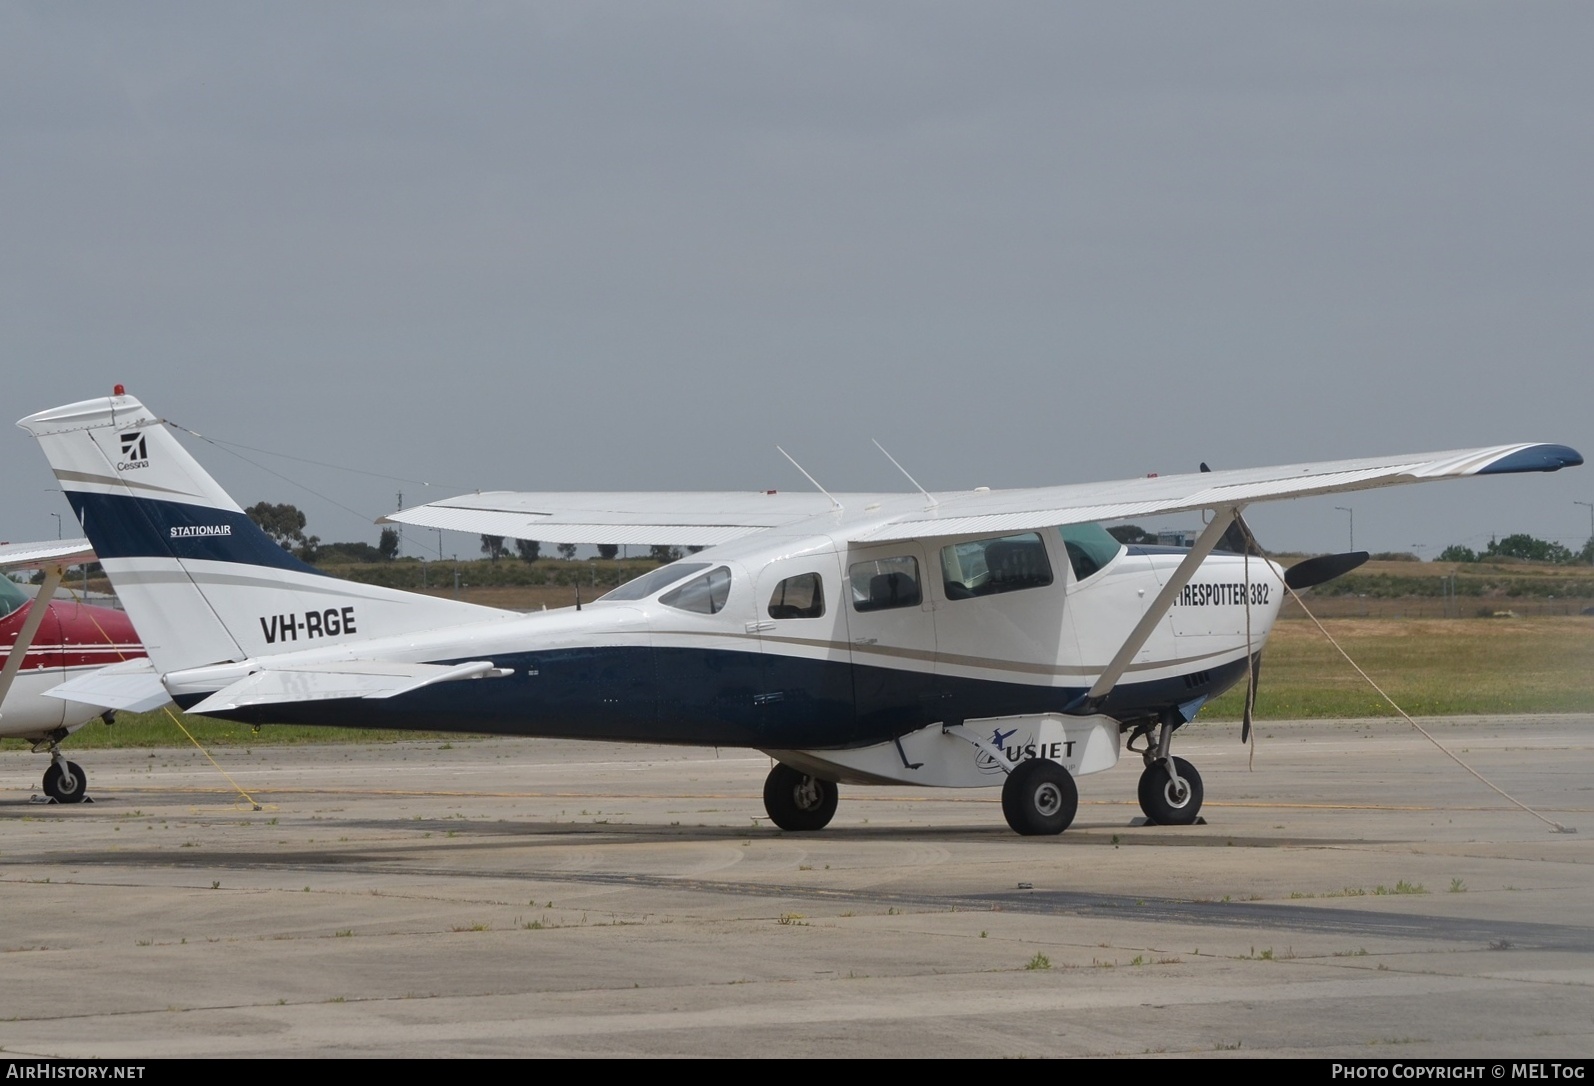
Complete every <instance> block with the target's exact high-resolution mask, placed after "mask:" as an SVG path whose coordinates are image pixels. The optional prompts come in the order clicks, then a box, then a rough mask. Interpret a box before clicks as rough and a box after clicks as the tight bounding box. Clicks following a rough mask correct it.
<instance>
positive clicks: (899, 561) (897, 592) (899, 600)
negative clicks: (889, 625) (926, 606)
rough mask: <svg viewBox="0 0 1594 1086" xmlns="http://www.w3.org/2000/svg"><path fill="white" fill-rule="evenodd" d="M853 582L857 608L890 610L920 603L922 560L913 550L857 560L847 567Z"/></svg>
mask: <svg viewBox="0 0 1594 1086" xmlns="http://www.w3.org/2000/svg"><path fill="white" fill-rule="evenodd" d="M847 575H848V580H850V581H851V583H852V608H853V610H855V611H889V610H891V609H892V608H894V607H917V606H919V603H920V602H921V601H922V600H923V599H924V593H923V592H921V591H920V590H919V560H918V559H917V558H915V557H913V555H911V554H904V555H900V556H898V557H895V558H874V559H870V560H869V561H867V562H856V563H854V564H853V565H852V566H851V567H849V569H848V570H847Z"/></svg>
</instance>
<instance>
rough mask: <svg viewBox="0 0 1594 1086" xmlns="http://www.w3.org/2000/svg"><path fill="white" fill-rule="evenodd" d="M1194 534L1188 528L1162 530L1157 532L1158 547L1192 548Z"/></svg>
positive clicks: (1194, 538)
mask: <svg viewBox="0 0 1594 1086" xmlns="http://www.w3.org/2000/svg"><path fill="white" fill-rule="evenodd" d="M1195 540H1196V534H1195V532H1193V531H1191V530H1190V529H1188V528H1163V529H1161V530H1159V531H1158V532H1157V546H1159V547H1193V546H1195Z"/></svg>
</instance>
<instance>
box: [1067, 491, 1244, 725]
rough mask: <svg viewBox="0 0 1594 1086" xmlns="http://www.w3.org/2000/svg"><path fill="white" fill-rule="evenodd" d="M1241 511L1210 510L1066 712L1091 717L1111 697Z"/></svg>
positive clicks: (1227, 508)
mask: <svg viewBox="0 0 1594 1086" xmlns="http://www.w3.org/2000/svg"><path fill="white" fill-rule="evenodd" d="M1243 508H1244V506H1240V505H1231V506H1225V507H1222V508H1219V509H1215V510H1213V516H1212V523H1210V524H1208V525H1207V526H1206V528H1205V529H1204V530H1203V531H1202V532H1201V535H1200V537H1199V538H1197V539H1196V541H1195V546H1193V547H1191V548H1190V553H1189V554H1187V555H1185V557H1184V561H1182V562H1180V563H1179V566H1178V568H1177V569H1175V570H1174V571H1173V576H1171V577H1169V578H1168V583H1167V584H1165V585H1163V586H1162V591H1161V592H1158V593H1157V595H1156V598H1155V599H1153V600H1152V601H1151V605H1150V606H1149V607H1147V608H1146V613H1145V614H1143V615H1141V616H1140V621H1139V622H1138V623H1136V624H1135V628H1134V629H1133V630H1131V631H1130V633H1129V636H1128V637H1127V638H1125V640H1124V643H1123V644H1122V645H1121V646H1119V649H1118V653H1117V655H1115V656H1114V657H1113V658H1112V662H1111V663H1109V664H1108V665H1107V669H1106V670H1105V671H1103V672H1102V673H1101V677H1100V678H1099V679H1097V680H1096V683H1095V685H1094V686H1092V687H1091V688H1090V690H1089V691H1088V692H1087V693H1086V694H1085V695H1084V697H1082V698H1080V699H1079V703H1078V705H1077V706H1069V711H1070V712H1086V713H1093V712H1095V711H1096V710H1097V708H1099V707H1100V705H1101V703H1102V702H1103V701H1105V700H1106V698H1107V695H1108V694H1110V693H1112V688H1113V687H1115V686H1117V685H1118V680H1119V679H1121V678H1123V674H1124V672H1125V671H1126V670H1128V668H1129V664H1130V662H1131V661H1132V660H1134V658H1135V653H1137V652H1139V651H1140V650H1141V648H1142V647H1143V646H1144V645H1145V643H1146V641H1147V639H1148V638H1150V637H1151V632H1152V631H1153V630H1155V629H1156V628H1157V623H1159V622H1161V621H1162V620H1163V619H1164V618H1166V617H1167V614H1168V611H1169V610H1170V609H1171V608H1172V607H1173V601H1174V598H1175V597H1176V596H1178V595H1179V592H1180V591H1181V590H1182V589H1183V588H1184V586H1185V585H1186V584H1188V583H1189V582H1190V578H1191V577H1192V576H1194V575H1195V571H1196V569H1197V568H1199V567H1200V565H1201V563H1202V562H1204V561H1205V560H1206V557H1207V555H1209V554H1211V553H1212V551H1213V549H1214V548H1215V547H1216V546H1217V545H1218V542H1219V540H1221V539H1222V538H1223V533H1224V532H1227V531H1228V530H1229V525H1231V524H1233V523H1234V521H1235V518H1236V517H1238V516H1239V515H1240V510H1241V509H1243Z"/></svg>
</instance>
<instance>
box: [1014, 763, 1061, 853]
mask: <svg viewBox="0 0 1594 1086" xmlns="http://www.w3.org/2000/svg"><path fill="white" fill-rule="evenodd" d="M1077 810H1079V788H1078V786H1077V785H1075V784H1074V777H1073V775H1072V774H1071V773H1069V772H1068V770H1066V769H1064V768H1063V767H1062V766H1060V765H1058V764H1057V763H1056V762H1054V761H1051V760H1050V759H1047V758H1031V759H1029V760H1028V761H1026V762H1020V763H1019V765H1018V768H1017V769H1015V770H1013V772H1011V773H1009V774H1008V775H1007V782H1006V783H1005V784H1003V785H1002V814H1004V815H1006V816H1007V824H1008V825H1009V826H1012V827H1013V832H1014V833H1019V834H1023V835H1024V836H1025V837H1041V836H1048V835H1052V834H1058V833H1062V832H1063V831H1064V830H1066V829H1067V828H1068V824H1069V823H1070V822H1072V821H1073V820H1074V812H1075V811H1077Z"/></svg>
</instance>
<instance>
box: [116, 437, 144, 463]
mask: <svg viewBox="0 0 1594 1086" xmlns="http://www.w3.org/2000/svg"><path fill="white" fill-rule="evenodd" d="M147 467H149V450H148V449H147V448H146V447H145V445H144V435H143V434H141V433H138V432H137V431H134V432H133V433H131V434H123V435H122V459H121V460H119V461H117V464H116V470H117V471H133V470H134V469H136V468H147Z"/></svg>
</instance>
